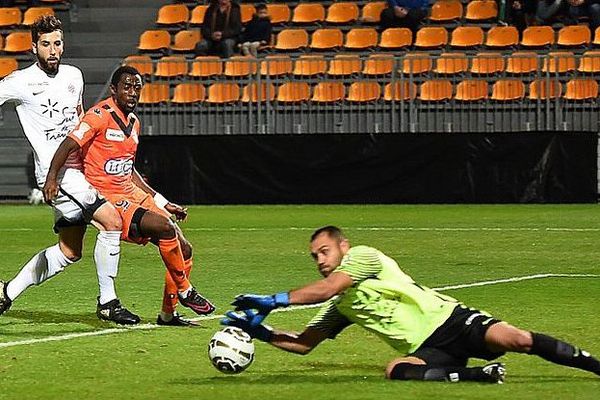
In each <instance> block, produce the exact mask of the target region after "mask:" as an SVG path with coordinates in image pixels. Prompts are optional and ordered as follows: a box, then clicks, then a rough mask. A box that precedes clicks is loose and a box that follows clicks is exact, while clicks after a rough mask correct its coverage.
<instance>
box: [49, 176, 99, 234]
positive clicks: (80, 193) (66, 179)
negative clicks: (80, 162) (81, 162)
mask: <svg viewBox="0 0 600 400" xmlns="http://www.w3.org/2000/svg"><path fill="white" fill-rule="evenodd" d="M104 203H106V200H105V199H104V197H102V195H101V194H100V193H98V191H97V190H96V189H94V187H92V185H90V184H89V182H88V181H87V180H86V179H85V176H84V175H83V172H81V171H80V170H78V169H73V168H67V169H66V170H65V172H64V175H63V177H62V179H60V180H59V192H58V196H57V197H56V198H55V199H54V201H53V202H52V208H53V209H54V231H55V232H58V229H60V228H65V227H69V226H81V225H86V224H88V223H90V221H91V220H92V216H93V215H94V213H95V212H96V210H97V209H98V208H100V206H102V204H104Z"/></svg>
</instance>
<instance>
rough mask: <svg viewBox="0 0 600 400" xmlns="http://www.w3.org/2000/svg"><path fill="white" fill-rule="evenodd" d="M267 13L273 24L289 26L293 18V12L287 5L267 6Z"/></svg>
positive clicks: (270, 4)
mask: <svg viewBox="0 0 600 400" xmlns="http://www.w3.org/2000/svg"><path fill="white" fill-rule="evenodd" d="M267 12H268V13H269V17H271V23H272V24H287V23H288V22H289V21H290V18H291V16H292V11H291V10H290V7H289V6H288V5H287V4H273V3H269V4H267Z"/></svg>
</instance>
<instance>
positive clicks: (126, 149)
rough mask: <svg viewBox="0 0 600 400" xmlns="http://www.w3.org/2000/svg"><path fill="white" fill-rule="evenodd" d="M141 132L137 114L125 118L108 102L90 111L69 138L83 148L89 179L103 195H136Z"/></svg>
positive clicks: (102, 102) (99, 104) (85, 167)
mask: <svg viewBox="0 0 600 400" xmlns="http://www.w3.org/2000/svg"><path fill="white" fill-rule="evenodd" d="M139 132H140V121H139V119H138V117H137V116H136V115H135V114H133V113H130V114H129V116H128V117H125V115H124V114H123V112H121V110H120V109H119V108H118V107H117V105H116V104H115V102H114V101H113V100H112V98H108V99H106V100H103V101H101V102H100V103H98V104H96V105H95V106H94V107H92V108H90V109H89V110H88V111H87V112H86V113H85V115H84V117H83V119H82V120H81V122H80V123H79V125H77V127H76V128H75V129H74V130H73V131H72V132H71V133H70V134H69V137H70V138H71V139H73V140H75V141H76V142H77V143H78V144H79V145H80V146H81V150H82V155H83V168H84V173H85V177H86V179H87V180H88V182H89V183H90V184H92V186H94V187H95V188H96V189H98V191H99V192H100V193H101V194H102V195H104V196H106V197H108V196H110V195H113V194H121V195H129V194H132V193H133V192H134V191H135V189H136V187H137V186H135V184H134V183H133V181H132V172H133V167H134V162H135V153H136V151H137V146H138V142H139V140H138V135H139Z"/></svg>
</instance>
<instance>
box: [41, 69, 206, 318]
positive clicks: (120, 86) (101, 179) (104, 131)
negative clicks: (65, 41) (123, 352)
mask: <svg viewBox="0 0 600 400" xmlns="http://www.w3.org/2000/svg"><path fill="white" fill-rule="evenodd" d="M141 89H142V77H141V76H140V74H139V73H138V72H137V70H136V69H135V68H132V67H128V66H125V67H120V68H118V69H117V70H116V71H115V72H114V73H113V75H112V78H111V85H110V90H111V97H109V98H107V99H105V100H103V101H101V102H100V103H98V104H96V105H95V106H94V107H92V108H91V109H90V110H88V112H87V113H86V114H85V116H84V117H83V119H82V120H81V122H80V123H79V125H78V126H77V127H75V129H74V130H73V131H72V132H71V133H70V134H69V136H68V137H67V138H66V139H65V140H64V141H63V143H62V144H61V145H60V147H59V148H58V150H57V151H56V154H55V155H54V158H53V160H52V163H51V165H50V171H49V172H48V178H47V180H46V184H45V185H44V188H43V192H44V197H45V198H46V200H49V199H52V198H54V197H55V196H56V194H57V193H58V189H59V188H58V185H57V180H56V177H57V173H58V171H59V170H60V168H61V167H62V165H63V164H64V162H65V160H66V159H67V157H68V155H69V154H71V153H72V152H75V151H78V150H80V149H81V151H82V155H83V162H84V172H85V176H86V178H87V179H88V181H89V182H90V183H91V184H92V185H93V186H94V187H95V188H96V189H98V191H99V192H100V193H101V194H102V195H103V196H104V197H106V199H107V200H108V201H110V202H111V203H112V204H113V205H114V206H115V207H116V209H117V211H118V212H119V213H120V214H121V218H122V219H123V235H122V240H126V241H129V242H133V243H138V244H146V243H148V242H149V241H150V242H152V243H154V244H155V245H157V246H158V248H159V251H160V255H161V257H162V259H163V262H164V263H165V265H166V267H167V271H168V272H167V274H166V277H165V281H166V284H165V290H164V297H163V306H162V311H161V313H160V314H159V316H158V319H157V323H158V324H159V325H174V326H181V325H191V324H192V323H191V322H190V321H187V320H185V319H183V318H181V317H180V316H179V315H178V314H177V313H176V312H175V307H176V305H177V300H178V299H179V302H180V303H181V304H182V305H184V306H186V307H189V308H191V309H192V310H193V311H194V312H196V313H197V314H199V315H206V314H210V313H212V312H213V311H214V309H215V308H214V306H213V305H212V304H211V303H210V302H209V301H208V300H206V299H205V298H204V297H202V296H201V295H200V294H199V293H198V292H197V291H196V290H195V289H194V288H193V287H192V286H191V284H190V282H189V280H188V278H189V274H190V270H191V268H192V247H191V245H190V244H189V242H188V241H187V240H186V239H185V237H184V236H183V233H182V232H181V230H180V229H179V228H178V227H177V225H176V224H174V223H173V222H172V221H171V220H170V216H171V215H174V216H175V218H176V219H177V220H183V219H185V218H186V217H187V210H186V209H184V208H182V207H181V206H179V205H177V204H174V203H171V202H169V201H168V200H166V199H165V198H164V197H163V196H162V195H161V194H160V193H158V192H156V191H155V190H154V189H152V188H151V187H150V186H148V184H146V183H145V182H144V180H143V179H142V178H141V176H140V174H139V173H138V172H137V170H136V169H135V167H134V161H135V155H136V151H137V145H138V142H139V139H138V135H139V133H140V122H139V119H138V117H137V116H136V115H135V114H134V113H133V111H134V110H135V107H136V106H137V103H138V100H139V97H140V92H141Z"/></svg>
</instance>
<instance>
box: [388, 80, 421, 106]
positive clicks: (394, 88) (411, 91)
mask: <svg viewBox="0 0 600 400" xmlns="http://www.w3.org/2000/svg"><path fill="white" fill-rule="evenodd" d="M416 97H417V85H415V84H414V83H412V82H408V81H407V80H402V81H396V82H393V83H388V84H387V85H385V87H384V88H383V99H384V100H385V101H404V100H413V99H414V98H416Z"/></svg>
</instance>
